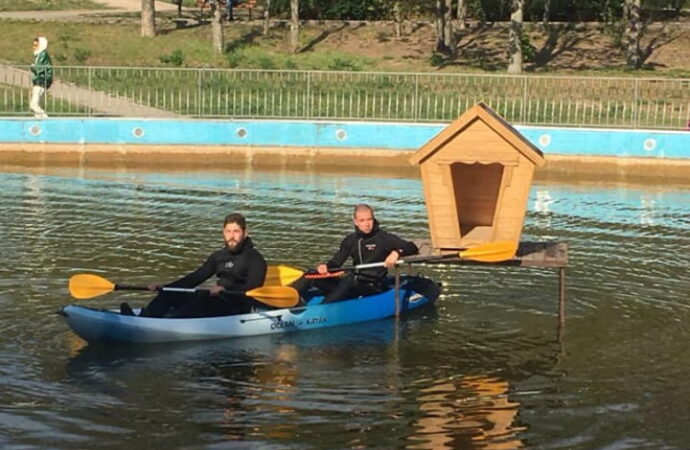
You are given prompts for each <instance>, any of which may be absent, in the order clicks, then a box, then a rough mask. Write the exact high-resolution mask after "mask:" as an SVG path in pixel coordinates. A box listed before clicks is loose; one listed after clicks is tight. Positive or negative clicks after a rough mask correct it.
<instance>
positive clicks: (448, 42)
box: [443, 0, 455, 55]
mask: <svg viewBox="0 0 690 450" xmlns="http://www.w3.org/2000/svg"><path fill="white" fill-rule="evenodd" d="M443 25H444V26H443V45H444V46H445V47H446V51H447V52H448V54H450V55H455V32H454V31H453V0H446V8H445V10H444V11H443Z"/></svg>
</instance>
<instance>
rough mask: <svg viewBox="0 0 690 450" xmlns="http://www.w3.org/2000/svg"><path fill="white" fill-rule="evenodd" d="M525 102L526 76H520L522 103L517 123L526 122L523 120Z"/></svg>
mask: <svg viewBox="0 0 690 450" xmlns="http://www.w3.org/2000/svg"><path fill="white" fill-rule="evenodd" d="M526 104H527V77H522V104H521V105H520V120H519V121H518V123H521V124H523V125H525V124H527V120H525V107H526Z"/></svg>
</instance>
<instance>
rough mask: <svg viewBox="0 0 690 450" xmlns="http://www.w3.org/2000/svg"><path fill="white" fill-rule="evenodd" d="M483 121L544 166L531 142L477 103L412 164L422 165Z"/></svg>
mask: <svg viewBox="0 0 690 450" xmlns="http://www.w3.org/2000/svg"><path fill="white" fill-rule="evenodd" d="M477 120H481V121H482V122H484V123H485V124H486V125H487V126H489V127H490V128H491V129H492V130H493V131H494V132H495V133H496V135H498V136H500V137H501V138H503V139H504V140H505V141H507V142H508V143H510V144H511V146H512V147H513V148H515V150H516V151H518V152H520V153H521V154H522V155H524V156H525V157H526V158H527V159H529V160H530V161H531V162H532V163H533V164H535V165H537V166H542V165H543V164H544V154H543V153H542V152H541V150H539V149H538V148H537V147H536V146H534V145H533V144H532V143H531V142H530V141H528V140H527V139H526V138H525V137H524V136H523V135H522V134H520V132H519V131H517V130H516V129H515V128H513V126H512V125H510V124H509V123H508V122H507V121H506V120H505V119H504V118H503V117H501V116H499V115H498V114H497V113H496V112H495V111H494V110H493V109H491V108H489V107H488V106H487V105H486V104H484V103H477V104H476V105H474V106H473V107H472V108H470V109H468V110H467V111H466V112H465V113H464V114H463V115H461V116H460V117H458V118H457V119H456V120H455V121H454V122H452V123H451V124H450V125H448V126H447V127H446V128H444V129H443V130H442V131H441V132H440V133H438V134H437V135H436V136H434V137H433V138H432V139H431V140H429V142H427V143H426V144H424V145H423V146H422V147H421V148H420V149H419V150H417V151H416V152H415V153H414V154H413V155H412V156H411V157H410V159H409V161H410V162H411V163H412V164H421V163H422V162H424V161H425V160H426V159H427V158H429V157H430V156H431V155H433V154H434V153H436V152H437V151H438V150H439V149H441V148H443V146H444V145H445V144H446V143H447V142H449V141H451V140H453V139H455V138H456V136H458V135H460V134H462V133H463V132H464V131H465V130H466V129H467V128H468V127H469V126H470V125H471V124H472V123H474V122H475V121H477Z"/></svg>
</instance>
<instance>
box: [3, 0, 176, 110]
mask: <svg viewBox="0 0 690 450" xmlns="http://www.w3.org/2000/svg"><path fill="white" fill-rule="evenodd" d="M97 1H98V2H99V3H102V4H104V5H107V6H108V7H109V8H112V9H108V10H102V9H99V10H88V11H84V10H78V11H68V10H65V11H14V12H2V13H0V18H8V19H9V18H11V19H19V20H55V21H68V20H76V21H92V20H100V19H102V18H107V17H112V16H113V15H117V14H121V13H130V14H131V13H140V11H141V0H97ZM155 8H156V11H157V12H159V11H166V12H169V11H174V12H177V6H176V5H173V4H171V3H165V2H156V6H155ZM0 84H6V85H9V86H15V87H20V88H23V89H27V91H28V90H29V89H30V88H31V74H30V73H29V71H27V70H22V69H17V68H16V67H13V66H10V65H7V64H0ZM49 95H50V96H51V97H53V98H59V99H61V100H64V101H67V102H70V103H73V104H76V105H80V106H83V107H86V108H90V109H92V110H94V111H97V112H99V113H101V114H105V115H109V116H126V117H180V116H179V115H178V114H175V113H172V112H170V111H166V110H161V109H156V108H151V107H148V106H144V105H140V104H138V103H136V102H134V101H130V100H128V99H126V98H117V97H113V96H111V95H109V94H107V93H104V92H100V91H92V90H89V89H86V88H83V87H79V86H75V85H73V84H71V83H65V82H62V81H60V79H59V78H58V79H56V80H55V82H54V83H53V86H52V87H51V88H50V91H49ZM48 114H49V115H50V111H48ZM27 115H30V112H29V111H27Z"/></svg>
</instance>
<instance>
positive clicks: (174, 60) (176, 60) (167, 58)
mask: <svg viewBox="0 0 690 450" xmlns="http://www.w3.org/2000/svg"><path fill="white" fill-rule="evenodd" d="M158 59H159V60H160V62H162V63H163V64H170V65H171V66H175V67H180V66H182V64H184V53H182V50H180V49H177V50H175V51H173V52H172V53H171V54H169V55H161V56H159V58H158Z"/></svg>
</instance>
